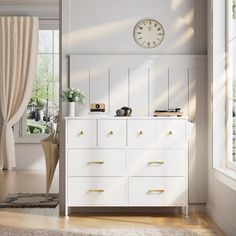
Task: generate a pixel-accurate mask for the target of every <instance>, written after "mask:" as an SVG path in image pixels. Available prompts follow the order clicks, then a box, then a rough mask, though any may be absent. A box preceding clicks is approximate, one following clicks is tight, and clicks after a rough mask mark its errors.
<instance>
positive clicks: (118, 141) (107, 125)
mask: <svg viewBox="0 0 236 236" xmlns="http://www.w3.org/2000/svg"><path fill="white" fill-rule="evenodd" d="M98 146H99V147H102V148H124V147H126V121H125V120H99V121H98Z"/></svg>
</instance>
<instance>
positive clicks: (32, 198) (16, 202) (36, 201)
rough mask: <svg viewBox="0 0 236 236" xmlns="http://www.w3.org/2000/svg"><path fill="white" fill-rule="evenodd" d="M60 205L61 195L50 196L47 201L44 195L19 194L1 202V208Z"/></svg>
mask: <svg viewBox="0 0 236 236" xmlns="http://www.w3.org/2000/svg"><path fill="white" fill-rule="evenodd" d="M58 203H59V194H52V193H51V194H49V195H48V199H47V201H46V194H44V193H17V194H9V195H8V196H7V197H6V199H4V200H3V201H0V208H55V207H56V206H57V205H58ZM0 235H1V234H0Z"/></svg>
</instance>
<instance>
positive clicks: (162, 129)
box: [157, 120, 186, 148]
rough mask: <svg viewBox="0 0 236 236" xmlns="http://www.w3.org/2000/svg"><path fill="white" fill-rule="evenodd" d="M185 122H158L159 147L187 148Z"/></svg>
mask: <svg viewBox="0 0 236 236" xmlns="http://www.w3.org/2000/svg"><path fill="white" fill-rule="evenodd" d="M185 125H186V123H185V120H158V121H157V147H158V148H185V132H186V130H185Z"/></svg>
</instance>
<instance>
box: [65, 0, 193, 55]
mask: <svg viewBox="0 0 236 236" xmlns="http://www.w3.org/2000/svg"><path fill="white" fill-rule="evenodd" d="M79 4H80V1H78V2H77V1H75V2H74V3H73V6H72V8H73V9H78V8H77V6H78V5H79ZM98 4H99V5H98ZM104 4H106V7H105V9H103V5H104ZM158 4H159V6H161V7H158V8H156V7H155V6H157V5H158ZM194 4H195V3H194V1H193V0H192V1H186V0H168V1H165V4H163V1H162V2H160V1H153V0H149V4H144V2H143V1H138V2H136V4H135V5H136V6H135V8H134V3H133V1H128V2H127V1H125V2H124V1H119V4H118V3H117V4H116V6H115V7H114V2H113V1H106V0H103V1H101V2H100V1H99V2H93V4H90V1H88V2H87V3H86V4H83V7H82V8H81V9H80V11H81V12H79V13H78V12H77V11H76V12H75V11H73V10H72V11H71V14H72V18H74V19H77V20H76V21H72V22H71V27H70V33H69V38H70V47H71V49H72V50H73V53H121V54H122V53H146V54H150V53H162V54H194V37H195V30H194V26H195V22H194V7H195V5H194ZM151 5H152V6H153V8H154V9H155V10H154V9H153V8H150V6H151ZM124 6H125V11H124ZM97 9H100V10H99V11H97ZM107 9H110V10H109V11H107ZM134 9H135V10H134ZM95 12H96V14H95ZM73 14H74V16H73ZM75 14H76V15H75ZM85 14H86V15H85ZM167 15H168V17H167ZM142 18H155V19H157V20H158V21H160V23H161V24H163V26H164V29H165V40H164V41H163V43H162V44H161V45H160V46H159V47H157V48H155V49H152V50H144V49H143V48H140V47H139V46H138V45H136V44H135V43H134V40H133V29H134V26H135V25H136V23H137V22H138V21H139V20H140V19H142Z"/></svg>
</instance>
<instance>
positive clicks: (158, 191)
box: [148, 189, 165, 193]
mask: <svg viewBox="0 0 236 236" xmlns="http://www.w3.org/2000/svg"><path fill="white" fill-rule="evenodd" d="M164 192H165V190H164V189H150V190H148V193H164Z"/></svg>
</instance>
